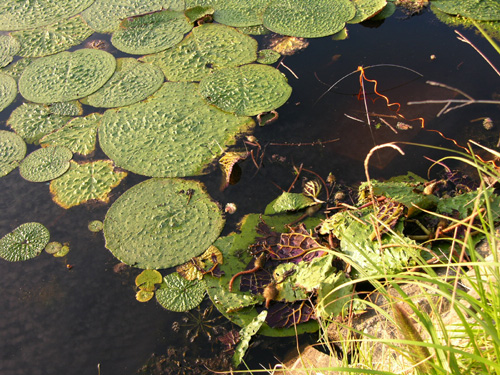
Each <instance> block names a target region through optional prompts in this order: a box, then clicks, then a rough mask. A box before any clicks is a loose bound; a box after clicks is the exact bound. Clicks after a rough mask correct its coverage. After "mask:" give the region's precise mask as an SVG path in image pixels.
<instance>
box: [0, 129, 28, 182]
mask: <svg viewBox="0 0 500 375" xmlns="http://www.w3.org/2000/svg"><path fill="white" fill-rule="evenodd" d="M25 155H26V143H24V141H23V139H22V138H21V137H20V136H18V135H17V134H16V133H13V132H9V131H6V130H0V177H3V176H6V175H7V174H9V173H10V172H11V171H12V170H13V169H14V168H16V167H17V166H18V165H19V163H20V161H21V160H23V158H24V156H25Z"/></svg>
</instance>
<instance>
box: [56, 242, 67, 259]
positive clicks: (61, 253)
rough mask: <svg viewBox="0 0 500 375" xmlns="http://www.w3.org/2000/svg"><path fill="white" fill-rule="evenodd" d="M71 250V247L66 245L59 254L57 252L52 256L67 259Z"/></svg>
mask: <svg viewBox="0 0 500 375" xmlns="http://www.w3.org/2000/svg"><path fill="white" fill-rule="evenodd" d="M69 250H70V248H69V246H68V245H67V244H64V245H63V246H62V247H61V249H60V250H59V251H58V252H56V253H54V254H52V255H53V256H54V257H56V258H62V257H65V256H66V255H67V254H68V253H69Z"/></svg>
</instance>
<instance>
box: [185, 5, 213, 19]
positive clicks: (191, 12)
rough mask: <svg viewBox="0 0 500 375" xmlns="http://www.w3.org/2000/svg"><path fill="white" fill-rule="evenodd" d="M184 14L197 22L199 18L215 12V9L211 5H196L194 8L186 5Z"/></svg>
mask: <svg viewBox="0 0 500 375" xmlns="http://www.w3.org/2000/svg"><path fill="white" fill-rule="evenodd" d="M184 14H185V15H186V17H187V18H188V20H189V22H196V21H197V20H200V19H203V18H205V17H207V16H208V17H209V16H211V15H212V14H214V9H213V8H212V7H211V6H194V7H192V8H189V7H186V10H185V11H184Z"/></svg>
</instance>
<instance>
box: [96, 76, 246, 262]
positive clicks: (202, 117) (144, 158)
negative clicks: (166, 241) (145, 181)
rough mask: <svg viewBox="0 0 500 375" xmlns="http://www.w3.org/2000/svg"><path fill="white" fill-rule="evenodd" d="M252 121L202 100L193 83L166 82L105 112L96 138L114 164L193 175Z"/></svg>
mask: <svg viewBox="0 0 500 375" xmlns="http://www.w3.org/2000/svg"><path fill="white" fill-rule="evenodd" d="M252 125H253V121H252V120H251V119H250V118H248V117H240V116H235V115H232V114H229V113H225V112H223V111H220V110H218V109H216V108H214V107H213V106H210V105H208V104H207V103H206V102H205V101H204V100H203V99H202V98H201V97H200V96H199V95H198V94H197V85H196V84H192V83H174V82H167V83H165V84H164V85H163V87H162V88H161V89H160V90H159V91H157V92H156V93H155V94H154V95H153V97H151V98H149V99H148V100H147V101H145V102H141V103H136V104H134V105H131V106H128V107H125V108H120V109H119V110H108V111H106V113H105V114H104V116H103V118H102V121H101V125H100V127H99V142H100V145H101V148H102V149H103V151H104V152H105V153H106V155H108V157H110V158H111V159H112V160H113V161H114V162H115V164H116V165H117V166H119V167H122V168H125V169H127V170H129V171H131V172H134V173H137V174H141V175H145V176H152V177H178V176H194V175H199V174H202V173H203V171H204V168H205V167H206V166H207V165H208V164H209V163H211V162H212V161H213V160H214V159H215V158H217V157H218V156H219V155H220V154H222V152H223V149H221V147H225V146H226V145H230V144H233V143H234V142H235V138H234V137H235V136H236V135H237V134H240V133H241V132H245V131H247V129H249V128H250V127H251V126H252ZM158 155H161V158H159V157H158ZM186 260H187V259H186Z"/></svg>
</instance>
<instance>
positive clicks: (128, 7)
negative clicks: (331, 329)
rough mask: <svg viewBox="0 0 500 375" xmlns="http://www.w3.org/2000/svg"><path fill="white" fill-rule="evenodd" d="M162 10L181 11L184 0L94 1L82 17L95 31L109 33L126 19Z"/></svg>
mask: <svg viewBox="0 0 500 375" xmlns="http://www.w3.org/2000/svg"><path fill="white" fill-rule="evenodd" d="M163 9H169V10H177V11H183V10H184V0H96V1H95V2H94V4H92V6H90V7H89V8H88V9H86V10H85V11H84V12H83V13H82V16H83V18H84V19H85V21H87V23H88V24H89V25H90V27H91V28H92V29H94V30H95V31H97V32H99V33H111V32H113V31H115V30H117V29H118V28H119V27H120V22H121V20H123V19H125V18H127V17H133V16H137V15H140V14H146V13H150V12H156V11H160V10H163Z"/></svg>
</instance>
